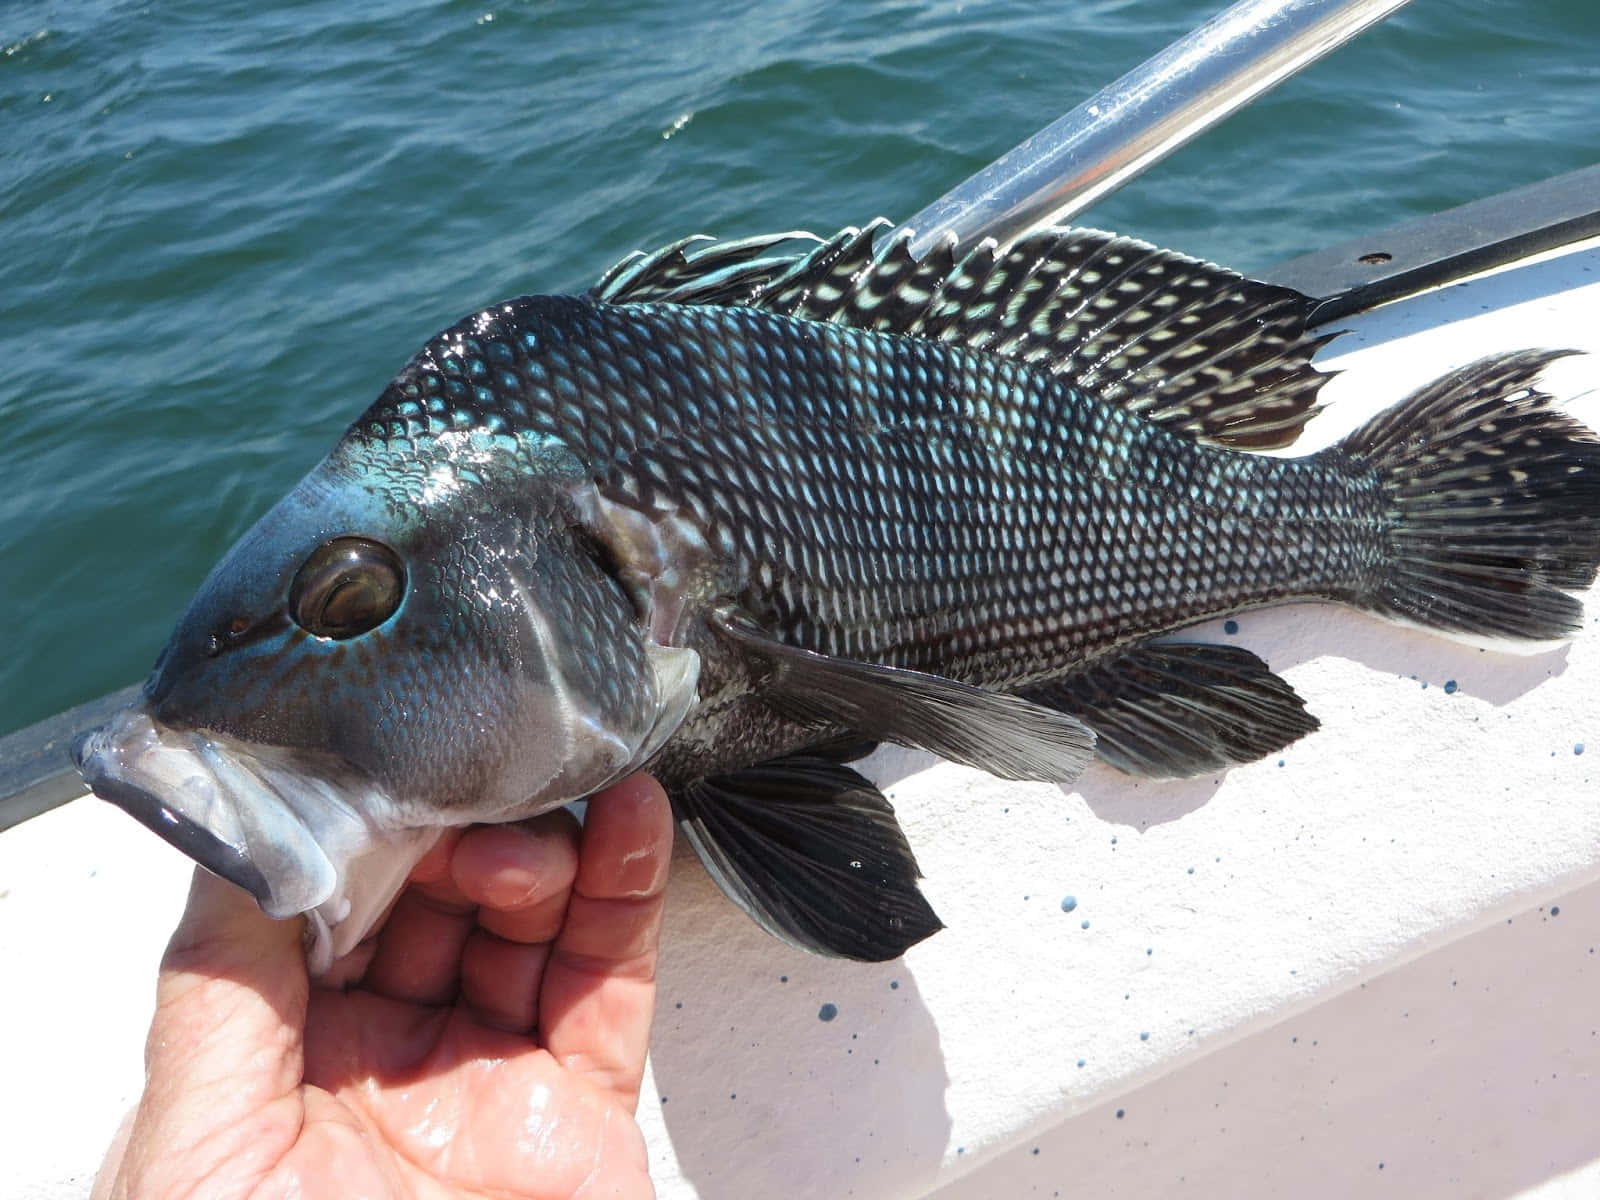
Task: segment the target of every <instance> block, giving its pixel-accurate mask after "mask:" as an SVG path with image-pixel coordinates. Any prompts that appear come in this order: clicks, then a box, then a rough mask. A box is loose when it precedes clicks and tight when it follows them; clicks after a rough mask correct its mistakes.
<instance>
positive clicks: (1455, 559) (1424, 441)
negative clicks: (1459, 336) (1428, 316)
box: [1334, 350, 1600, 641]
mask: <svg viewBox="0 0 1600 1200" xmlns="http://www.w3.org/2000/svg"><path fill="white" fill-rule="evenodd" d="M1569 353H1572V351H1553V352H1552V351H1548V350H1521V351H1517V352H1515V353H1511V354H1500V355H1494V356H1491V357H1489V358H1484V359H1480V360H1479V361H1478V362H1475V363H1473V364H1471V365H1470V366H1465V367H1462V368H1461V369H1460V370H1457V371H1455V372H1453V373H1452V374H1449V375H1446V376H1444V377H1443V378H1441V379H1438V380H1435V381H1434V382H1433V383H1430V384H1428V385H1427V386H1426V387H1424V388H1421V389H1419V390H1418V391H1416V392H1414V393H1413V394H1412V395H1411V396H1410V397H1408V398H1407V399H1406V400H1404V401H1402V402H1401V403H1400V404H1398V405H1396V406H1395V407H1394V408H1392V409H1390V410H1389V411H1387V412H1385V413H1382V414H1380V415H1379V416H1378V417H1376V418H1374V419H1373V420H1372V421H1369V422H1368V423H1367V424H1366V425H1365V426H1363V427H1362V428H1361V429H1359V430H1357V431H1356V432H1355V433H1353V434H1351V435H1350V436H1349V437H1348V438H1346V439H1345V440H1344V441H1342V442H1341V443H1339V445H1338V446H1337V447H1335V448H1334V451H1335V452H1336V453H1339V454H1342V455H1343V456H1344V457H1345V459H1346V461H1347V462H1350V463H1352V464H1353V465H1355V466H1356V467H1357V469H1358V470H1361V469H1363V468H1365V470H1367V471H1371V472H1373V473H1374V474H1376V475H1377V477H1378V479H1379V480H1380V483H1381V486H1382V487H1383V488H1384V489H1385V491H1386V492H1387V498H1388V513H1387V521H1388V530H1387V537H1388V544H1389V565H1388V568H1387V570H1386V571H1385V572H1384V575H1383V577H1382V579H1381V580H1380V581H1379V582H1378V584H1377V585H1376V586H1375V588H1374V589H1373V593H1372V594H1371V595H1370V596H1369V598H1368V599H1369V603H1370V604H1371V605H1372V606H1373V607H1374V608H1376V609H1377V610H1378V611H1380V612H1383V613H1386V614H1388V615H1391V616H1394V617H1398V618H1400V619H1402V620H1409V621H1413V622H1416V623H1419V624H1422V625H1427V626H1430V627H1432V628H1435V629H1439V630H1450V631H1454V632H1458V633H1463V634H1469V635H1476V636H1480V637H1482V636H1487V637H1511V638H1531V639H1535V640H1540V641H1548V640H1551V639H1555V638H1561V637H1566V636H1569V635H1570V634H1572V633H1573V632H1575V631H1576V629H1577V628H1578V626H1579V624H1580V623H1581V621H1582V618H1583V607H1582V605H1581V604H1580V603H1579V602H1578V601H1577V600H1576V599H1575V598H1573V597H1572V596H1570V595H1568V594H1567V592H1566V590H1563V589H1577V588H1584V587H1587V586H1588V585H1589V584H1591V583H1593V582H1594V579H1595V573H1596V568H1597V567H1600V438H1597V437H1596V435H1595V434H1594V433H1593V432H1591V431H1590V430H1589V429H1587V428H1585V427H1584V426H1583V425H1582V424H1580V423H1579V422H1577V421H1575V420H1573V419H1572V418H1571V417H1569V416H1567V415H1566V414H1565V413H1563V412H1561V411H1560V410H1558V409H1557V408H1555V407H1554V405H1553V402H1552V400H1551V397H1549V396H1548V395H1546V394H1544V393H1543V392H1540V391H1538V390H1537V389H1535V388H1534V386H1533V381H1534V379H1535V378H1536V377H1537V376H1538V374H1539V372H1540V371H1542V370H1543V369H1544V368H1545V367H1546V366H1547V365H1548V364H1549V363H1550V362H1551V361H1553V360H1554V359H1557V358H1561V357H1563V356H1565V355H1566V354H1569Z"/></svg>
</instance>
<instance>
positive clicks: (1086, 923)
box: [1083, 921, 1089, 929]
mask: <svg viewBox="0 0 1600 1200" xmlns="http://www.w3.org/2000/svg"><path fill="white" fill-rule="evenodd" d="M1083 927H1084V928H1085V929H1087V928H1089V922H1088V921H1085V922H1084V923H1083Z"/></svg>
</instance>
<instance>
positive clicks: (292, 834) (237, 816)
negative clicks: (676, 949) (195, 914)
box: [72, 704, 439, 973]
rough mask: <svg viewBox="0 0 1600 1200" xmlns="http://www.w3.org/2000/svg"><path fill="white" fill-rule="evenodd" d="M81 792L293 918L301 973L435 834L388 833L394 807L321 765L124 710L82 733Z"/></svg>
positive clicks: (343, 766)
mask: <svg viewBox="0 0 1600 1200" xmlns="http://www.w3.org/2000/svg"><path fill="white" fill-rule="evenodd" d="M72 757H73V759H74V761H75V762H76V763H77V765H78V770H79V771H80V772H81V773H82V774H83V778H84V780H85V782H87V783H88V785H89V787H90V788H91V789H92V790H93V791H94V792H95V794H96V795H98V796H100V797H101V798H102V799H105V800H108V801H110V802H111V803H112V804H115V805H116V806H117V807H118V808H121V809H122V810H123V811H125V812H127V813H128V814H129V815H130V816H132V817H133V818H134V819H135V820H137V821H139V822H140V823H141V824H143V825H145V826H146V827H148V828H149V829H151V830H153V831H154V832H155V833H157V834H159V835H160V836H161V837H162V838H163V839H164V840H165V841H167V842H169V843H170V844H171V845H173V846H175V847H176V848H177V849H179V850H181V851H182V852H183V853H184V854H186V855H188V856H189V857H190V858H192V859H193V860H194V861H195V862H197V863H199V864H200V865H201V866H202V867H205V868H206V869H207V870H208V871H211V872H212V873H213V874H215V875H218V876H221V877H222V878H223V879H226V880H228V881H229V882H230V883H234V884H237V885H238V886H239V887H241V888H243V889H244V890H245V891H247V892H249V893H250V894H251V895H252V896H253V897H255V901H256V903H257V904H258V905H259V906H260V908H261V911H262V912H264V913H266V915H267V916H269V917H274V918H277V919H280V920H281V919H286V918H289V917H293V916H296V915H297V914H300V913H305V914H306V915H307V916H308V918H309V920H310V933H311V938H312V956H311V957H312V970H313V972H314V973H320V972H322V971H324V970H326V969H327V967H328V965H329V964H330V963H331V962H332V960H333V959H334V958H336V957H339V956H340V955H343V954H345V953H347V952H348V951H349V950H350V949H352V948H353V947H354V946H355V944H356V943H357V942H358V941H359V940H360V939H361V938H362V937H363V936H365V934H366V932H367V930H368V929H369V928H371V926H372V925H373V924H375V923H376V921H377V920H378V919H380V918H381V916H382V915H383V913H384V911H386V909H387V907H388V904H389V902H390V901H391V900H392V899H393V897H394V895H395V894H396V893H397V892H398V891H399V888H400V886H401V885H402V884H403V882H404V880H405V877H406V875H407V874H408V873H409V871H410V868H411V867H412V866H413V865H415V863H416V860H417V858H419V857H421V854H422V853H423V852H424V851H425V850H426V849H427V847H428V846H429V845H431V844H432V843H433V841H434V840H436V839H437V837H438V833H439V831H438V830H437V829H428V830H419V829H404V828H397V827H396V823H395V822H394V821H392V820H386V819H385V818H386V817H391V818H392V817H393V815H394V810H395V806H394V804H393V803H392V801H391V800H390V799H389V797H388V796H387V795H386V794H384V793H383V791H382V790H381V789H380V788H378V787H377V785H376V784H374V783H373V782H372V781H371V780H370V779H369V778H367V777H366V776H365V775H364V774H362V773H361V772H358V771H357V770H356V769H355V768H353V767H351V766H350V765H349V764H347V763H345V762H343V760H341V759H337V758H335V757H333V756H331V755H325V754H319V753H315V752H307V751H297V750H291V749H284V748H280V747H274V746H264V745H260V744H257V743H254V742H246V741H242V740H240V739H237V738H232V737H229V736H227V735H225V734H220V733H217V732H215V731H213V730H202V729H183V728H178V727H175V726H171V725H166V724H164V723H162V722H161V721H159V720H157V719H156V718H155V717H154V716H153V715H152V714H151V712H150V711H149V709H148V708H146V707H145V706H144V705H142V704H141V705H135V706H134V707H133V708H130V709H127V710H125V711H123V712H121V713H119V714H117V715H116V716H115V717H113V718H112V719H111V720H110V721H109V722H107V723H106V724H105V725H103V726H102V727H100V728H99V729H95V730H92V731H90V732H89V733H86V734H84V735H82V736H81V737H80V738H78V740H77V741H76V742H75V743H74V744H73V747H72Z"/></svg>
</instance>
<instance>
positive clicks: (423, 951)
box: [96, 780, 671, 1200]
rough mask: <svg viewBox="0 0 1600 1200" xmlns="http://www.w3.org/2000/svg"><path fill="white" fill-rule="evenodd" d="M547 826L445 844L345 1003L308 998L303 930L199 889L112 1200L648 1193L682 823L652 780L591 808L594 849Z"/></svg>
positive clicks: (337, 993) (173, 962) (200, 884)
mask: <svg viewBox="0 0 1600 1200" xmlns="http://www.w3.org/2000/svg"><path fill="white" fill-rule="evenodd" d="M539 824H540V825H542V826H543V828H541V829H540V830H539V831H538V832H537V833H534V834H530V833H529V832H528V831H527V830H526V829H525V828H512V827H492V828H486V829H480V830H474V831H472V832H471V833H469V834H467V835H465V836H463V837H462V838H461V839H460V841H459V843H455V842H452V843H451V844H450V845H448V846H444V847H441V848H440V850H439V851H438V852H436V853H433V854H430V855H429V856H428V858H427V859H425V860H424V861H423V863H422V864H420V865H419V866H418V868H417V871H416V873H415V874H414V875H413V885H412V887H411V888H409V889H408V890H407V891H406V893H405V894H404V895H403V896H402V897H401V899H400V901H399V902H398V903H397V904H396V906H395V909H394V911H393V913H392V914H391V915H390V917H389V919H388V921H387V922H386V924H385V926H384V928H383V929H382V931H381V932H380V933H379V935H378V937H377V938H376V939H375V940H374V942H373V943H371V944H370V945H369V946H368V948H367V950H366V954H365V957H364V958H363V960H362V961H359V962H355V963H350V964H346V968H347V971H349V972H350V973H352V974H355V975H358V976H359V979H360V982H359V983H357V984H356V985H355V986H353V987H350V988H349V989H348V990H340V989H337V988H331V987H321V986H319V987H314V988H309V989H308V988H307V986H306V981H305V973H304V970H303V966H302V965H301V964H302V960H301V958H300V957H299V945H298V941H297V935H296V932H295V930H296V927H295V926H294V925H292V924H291V925H287V926H285V925H281V924H278V923H274V922H268V921H266V920H265V918H263V917H261V916H260V914H259V913H258V912H256V911H255V910H254V908H253V906H251V905H250V904H249V903H248V901H247V900H246V899H245V898H244V897H243V896H242V894H241V893H236V892H235V891H234V890H233V889H231V888H230V887H229V886H228V885H226V884H221V883H218V882H217V881H215V880H213V879H210V878H209V877H205V876H197V880H196V885H195V892H194V894H193V895H192V896H191V901H190V910H189V913H188V914H186V918H185V924H184V926H183V927H180V930H179V932H178V934H177V935H175V937H174V940H173V944H172V947H171V948H170V949H169V951H168V956H167V960H166V962H165V963H164V965H163V974H162V981H161V985H160V991H159V993H158V1008H157V1014H156V1020H155V1022H154V1024H153V1025H152V1030H151V1045H150V1051H149V1053H150V1072H149V1079H150V1082H149V1084H148V1085H147V1088H146V1093H145V1097H144V1099H143V1101H142V1102H141V1106H140V1109H139V1110H138V1112H137V1119H136V1121H135V1122H134V1124H133V1126H132V1131H131V1134H130V1135H129V1138H128V1142H127V1146H126V1148H125V1150H124V1149H123V1148H122V1147H119V1148H118V1149H117V1150H114V1151H113V1155H112V1156H111V1158H110V1159H109V1160H108V1163H107V1169H106V1171H105V1172H103V1174H102V1178H101V1181H100V1185H99V1186H98V1187H97V1189H96V1191H97V1194H100V1195H113V1196H129V1197H136V1196H144V1195H152V1196H153V1195H161V1196H182V1195H193V1196H200V1195H205V1196H217V1197H228V1196H236V1197H241V1198H242V1197H268V1196H281V1195H295V1196H305V1197H318V1196H330V1197H331V1196H338V1197H349V1196H363V1197H366V1196H371V1197H391V1196H393V1197H456V1196H463V1197H464V1196H474V1197H476V1196H485V1195H488V1196H497V1197H529V1198H536V1200H547V1198H548V1200H557V1198H559V1200H593V1198H595V1197H600V1196H606V1197H636V1196H649V1195H651V1194H652V1192H651V1188H650V1182H649V1177H648V1173H647V1159H646V1153H645V1147H644V1140H643V1137H642V1136H641V1134H640V1133H639V1129H638V1126H637V1125H636V1124H635V1123H634V1120H633V1110H634V1106H635V1103H636V1101H637V1098H638V1089H639V1083H640V1079H641V1076H642V1073H643V1066H644V1053H645V1048H646V1043H647V1041H648V1035H649V1025H650V1016H651V1011H652V1008H653V1003H654V970H655V933H656V930H657V928H658V925H659V920H660V909H661V901H660V893H661V888H662V884H663V883H664V879H665V870H666V863H667V858H668V853H667V851H668V848H669V847H670V837H671V820H670V815H669V814H668V812H667V808H666V804H665V799H664V797H662V796H661V794H660V790H659V788H657V787H655V785H654V784H651V783H649V782H648V781H644V780H637V781H630V782H629V783H628V784H624V785H621V786H620V787H619V788H617V789H614V790H613V792H612V793H611V794H609V795H608V796H606V797H604V798H597V799H596V801H595V802H594V803H592V804H591V807H590V816H589V820H588V824H587V827H586V829H585V831H584V835H583V848H582V856H581V858H580V857H579V854H578V852H577V847H576V838H575V836H574V835H573V834H572V832H571V830H570V829H569V828H567V826H570V821H565V822H564V821H563V819H562V818H561V817H554V818H541V821H540V823H539ZM219 913H220V914H222V915H221V916H220V917H219V915H218V914H219ZM242 932H243V933H244V934H248V936H241V933H242ZM185 1043H187V1045H185ZM166 1058H170V1060H171V1061H170V1062H167V1063H166V1065H165V1069H164V1070H163V1061H164V1059H166ZM169 1073H170V1075H171V1076H172V1078H171V1079H170V1081H168V1080H167V1079H166V1078H165V1075H166V1074H169Z"/></svg>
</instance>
